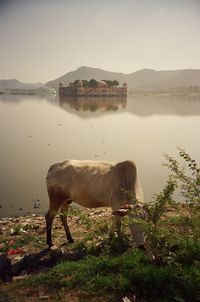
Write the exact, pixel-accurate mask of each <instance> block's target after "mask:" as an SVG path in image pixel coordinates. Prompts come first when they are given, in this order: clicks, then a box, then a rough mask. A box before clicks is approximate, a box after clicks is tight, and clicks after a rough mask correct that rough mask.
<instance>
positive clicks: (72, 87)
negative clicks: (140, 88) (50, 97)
mask: <svg viewBox="0 0 200 302" xmlns="http://www.w3.org/2000/svg"><path fill="white" fill-rule="evenodd" d="M85 82H87V81H84V80H76V81H75V82H70V83H69V85H68V86H64V85H63V83H60V84H59V95H60V96H74V97H92V98H94V97H127V84H126V83H124V84H123V85H122V86H115V85H112V83H111V84H110V83H109V82H112V81H99V82H97V81H95V80H94V82H95V83H94V85H89V84H90V82H88V83H89V84H87V85H86V84H85Z"/></svg>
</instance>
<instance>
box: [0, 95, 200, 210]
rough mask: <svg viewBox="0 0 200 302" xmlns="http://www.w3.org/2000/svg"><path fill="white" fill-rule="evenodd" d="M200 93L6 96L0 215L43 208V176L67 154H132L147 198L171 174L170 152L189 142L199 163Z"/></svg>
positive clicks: (0, 123) (0, 102) (1, 121)
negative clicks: (106, 96) (77, 97)
mask: <svg viewBox="0 0 200 302" xmlns="http://www.w3.org/2000/svg"><path fill="white" fill-rule="evenodd" d="M199 115H200V99H198V98H188V97H179V98H175V97H147V96H145V97H129V98H128V100H127V101H125V100H122V101H120V100H119V101H116V100H112V99H109V100H107V101H105V100H101V99H98V100H92V101H91V102H89V101H87V100H85V101H84V100H81V99H80V100H79V101H77V100H59V98H58V97H56V96H51V97H37V96H12V95H2V96H0V161H1V162H0V165H1V176H0V216H10V215H18V214H22V213H23V214H24V213H29V212H32V213H35V212H38V211H39V212H44V211H46V210H47V208H48V197H47V193H46V187H45V177H46V173H47V170H48V168H49V166H50V165H51V164H52V163H55V162H59V161H63V160H65V159H69V158H71V159H97V160H108V161H121V160H124V159H131V160H134V161H135V162H136V164H137V167H138V173H139V175H140V179H141V182H142V185H143V190H144V194H145V199H146V201H148V200H150V199H151V198H152V196H153V194H154V193H158V192H159V191H160V190H161V189H162V187H163V185H164V184H165V180H166V177H167V174H168V171H167V168H165V167H163V166H162V163H163V162H164V157H163V154H164V153H168V154H170V155H172V156H175V157H177V151H176V147H177V146H181V147H182V148H185V149H186V150H187V151H188V152H189V153H190V154H191V156H192V157H193V158H195V159H196V160H197V162H199V161H200V142H199V129H200V119H199Z"/></svg>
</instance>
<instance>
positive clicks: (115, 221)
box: [110, 215, 122, 238]
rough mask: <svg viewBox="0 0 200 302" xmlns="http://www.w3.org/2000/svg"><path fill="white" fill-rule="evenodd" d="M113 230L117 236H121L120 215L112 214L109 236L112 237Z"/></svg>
mask: <svg viewBox="0 0 200 302" xmlns="http://www.w3.org/2000/svg"><path fill="white" fill-rule="evenodd" d="M115 232H117V236H118V237H121V235H122V233H121V217H120V216H117V215H112V227H111V230H110V237H111V238H113V237H114V234H115Z"/></svg>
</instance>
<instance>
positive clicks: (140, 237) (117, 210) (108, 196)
mask: <svg viewBox="0 0 200 302" xmlns="http://www.w3.org/2000/svg"><path fill="white" fill-rule="evenodd" d="M46 184H47V191H48V195H49V201H50V206H49V210H48V212H47V214H46V215H45V218H46V230H47V237H46V243H47V245H48V246H49V247H51V246H52V238H51V232H52V223H53V220H54V218H55V216H56V214H57V213H58V211H60V212H61V215H60V218H61V221H62V224H63V226H64V229H65V233H66V237H67V240H68V242H71V243H72V242H74V240H73V238H72V235H71V233H70V230H69V226H68V223H67V212H68V208H69V205H70V203H71V202H74V203H77V204H78V205H80V206H83V207H87V208H98V207H111V209H112V212H113V215H112V219H113V223H112V228H111V235H113V233H114V231H115V230H116V231H117V233H118V235H120V232H121V216H123V215H124V213H122V212H123V211H125V212H126V213H127V211H128V213H130V215H129V216H131V217H133V218H137V217H138V215H137V214H135V213H134V214H133V211H129V209H131V208H132V207H133V205H135V204H137V203H141V202H143V192H142V188H141V185H140V182H139V180H138V177H137V170H136V165H135V163H134V162H132V161H129V160H126V161H122V162H118V163H116V162H103V161H95V160H82V161H79V160H66V161H63V162H61V163H56V164H53V165H52V166H50V168H49V170H48V173H47V177H46ZM127 192H128V194H127ZM130 194H131V196H132V197H131V198H130ZM143 216H145V215H143V214H142V215H140V218H141V217H143ZM130 229H131V233H132V235H133V238H134V240H135V243H136V245H137V246H143V245H144V234H143V231H142V229H141V227H140V226H139V224H138V223H130Z"/></svg>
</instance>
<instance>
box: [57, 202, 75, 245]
mask: <svg viewBox="0 0 200 302" xmlns="http://www.w3.org/2000/svg"><path fill="white" fill-rule="evenodd" d="M70 203H71V201H69V202H68V201H65V202H64V203H62V205H61V209H60V212H61V214H60V219H61V221H62V224H63V226H64V229H65V233H66V237H67V240H68V242H69V243H73V242H74V239H73V238H72V235H71V233H70V230H69V226H68V223H67V214H68V210H69V204H70Z"/></svg>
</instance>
